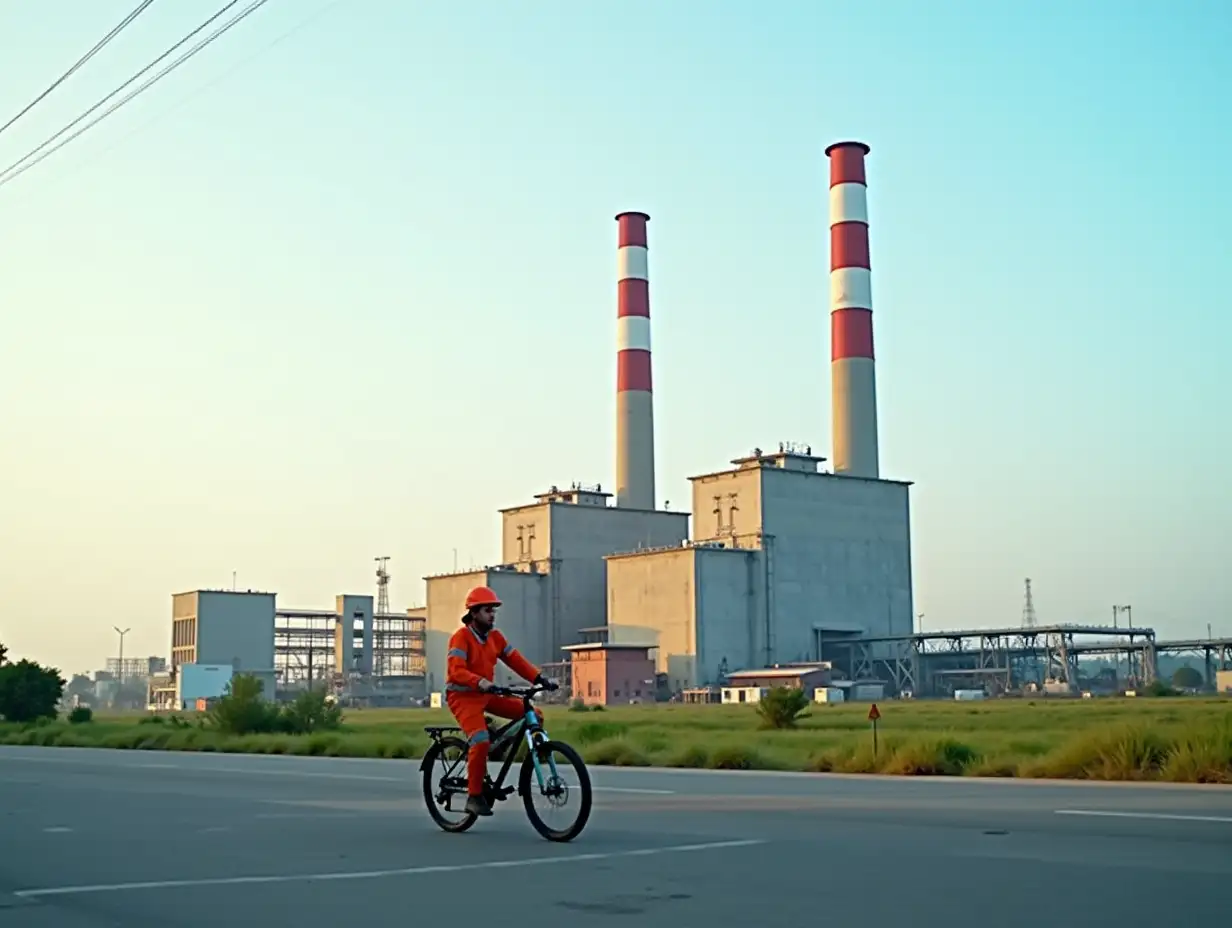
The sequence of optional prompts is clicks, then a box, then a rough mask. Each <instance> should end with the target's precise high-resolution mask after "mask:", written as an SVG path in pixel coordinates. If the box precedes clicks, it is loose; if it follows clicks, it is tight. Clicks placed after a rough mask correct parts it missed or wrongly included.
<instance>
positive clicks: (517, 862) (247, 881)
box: [13, 840, 766, 899]
mask: <svg viewBox="0 0 1232 928" xmlns="http://www.w3.org/2000/svg"><path fill="white" fill-rule="evenodd" d="M765 843H766V842H765V841H759V840H743V841H713V842H710V843H708V844H677V845H674V846H671V847H648V848H642V849H639V850H636V851H606V852H597V853H593V854H565V855H560V856H557V857H522V858H515V859H513V860H491V861H486V862H484V863H476V864H469V863H468V864H442V865H438V866H429V867H405V868H402V869H399V870H361V871H357V872H350V873H347V872H343V873H301V874H285V875H277V876H231V877H216V878H212V879H211V878H206V879H199V880H151V881H148V882H143V883H100V884H96V885H93V886H51V887H47V888H45V889H22V890H18V891H17V892H15V893H13V895H14V896H17V897H19V898H21V899H39V898H43V897H47V896H77V895H84V894H86V893H115V892H131V891H135V890H141V889H184V888H191V887H197V886H246V885H254V884H270V883H324V882H332V881H336V880H374V879H380V878H382V877H391V876H419V875H421V874H427V873H465V872H468V871H471V870H504V869H516V868H518V867H537V866H545V865H546V866H554V865H557V864H571V863H580V862H583V861H591V860H615V859H618V858H621V857H654V856H657V855H660V854H688V853H692V852H695V851H718V850H723V849H725V848H736V847H753V846H754V845H759V844H765Z"/></svg>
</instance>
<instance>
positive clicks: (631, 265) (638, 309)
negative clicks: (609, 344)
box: [616, 213, 655, 509]
mask: <svg viewBox="0 0 1232 928" xmlns="http://www.w3.org/2000/svg"><path fill="white" fill-rule="evenodd" d="M649 221H650V217H649V216H647V215H646V214H645V213H620V214H619V215H617V217H616V222H617V223H618V230H619V239H618V246H617V273H616V278H617V283H616V294H617V295H616V505H617V506H619V507H622V508H625V509H654V508H655V468H654V404H653V401H652V392H651V383H650V279H649V262H648V249H647V240H646V223H647V222H649Z"/></svg>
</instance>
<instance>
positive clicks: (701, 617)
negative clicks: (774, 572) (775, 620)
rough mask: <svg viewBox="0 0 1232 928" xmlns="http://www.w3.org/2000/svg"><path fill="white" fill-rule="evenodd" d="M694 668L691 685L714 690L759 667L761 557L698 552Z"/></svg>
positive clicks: (732, 552)
mask: <svg viewBox="0 0 1232 928" xmlns="http://www.w3.org/2000/svg"><path fill="white" fill-rule="evenodd" d="M695 558H696V562H697V571H696V577H697V588H696V591H695V593H694V599H695V603H696V610H697V611H696V620H695V621H696V623H697V631H696V638H697V665H696V667H697V669H696V674H695V676H694V678H693V680H692V682H690V683H689V684H688V685H689V686H717V685H718V684H719V668H720V667H722V666H723V665H724V664H726V667H727V672H728V673H731V672H734V671H737V670H748V669H750V668H752V667H757V666H759V665H761V664H762V660H761V656H760V653H761V652H760V647H761V641H762V639H763V637H764V636H763V635H761V634H759V630H760V629H762V628H764V625H765V610H764V607H763V604H764V595H763V591H764V587H763V585H762V577H763V576H764V572H763V571H762V569H761V564H762V556H761V552H760V551H756V550H733V549H729V548H697V549H695Z"/></svg>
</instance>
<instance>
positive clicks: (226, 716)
mask: <svg viewBox="0 0 1232 928" xmlns="http://www.w3.org/2000/svg"><path fill="white" fill-rule="evenodd" d="M262 689H263V685H262V683H261V681H260V680H259V679H258V678H257V677H255V676H253V675H252V674H246V673H241V674H236V675H235V676H234V677H232V678H231V682H230V683H228V684H227V689H226V692H225V693H224V694H223V696H222V698H221V699H219V700H218V702H216V703H214V705H213V706H212V707H211V708H210V710H209V715H208V718H209V721H210V724H211V725H212V726H213V727H215V728H217V729H218V730H219V731H221V732H223V733H225V734H228V735H257V734H266V733H272V732H276V731H279V730H280V728H281V725H282V713H281V712H280V711H279V709H278V707H277V706H275V705H273V704H272V703H269V702H266V701H265V699H264V697H263V696H262V694H261V691H262Z"/></svg>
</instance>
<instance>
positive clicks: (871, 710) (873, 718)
mask: <svg viewBox="0 0 1232 928" xmlns="http://www.w3.org/2000/svg"><path fill="white" fill-rule="evenodd" d="M879 718H881V710H880V709H878V708H877V704H876V703H873V704H872V705H871V706H869V707H868V720H869V721H870V722H872V723H873V757H876V756H877V720H878V719H879Z"/></svg>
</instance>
